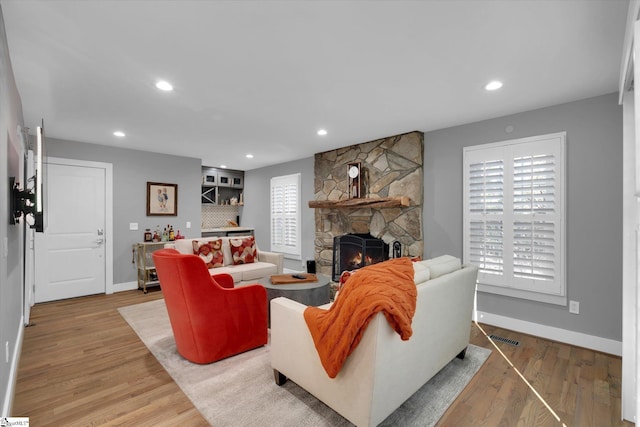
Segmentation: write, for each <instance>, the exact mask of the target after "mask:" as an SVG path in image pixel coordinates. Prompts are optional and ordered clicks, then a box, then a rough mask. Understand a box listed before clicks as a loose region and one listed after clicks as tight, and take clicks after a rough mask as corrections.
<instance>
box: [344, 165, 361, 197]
mask: <svg viewBox="0 0 640 427" xmlns="http://www.w3.org/2000/svg"><path fill="white" fill-rule="evenodd" d="M347 175H348V176H349V198H350V199H359V198H360V197H362V164H361V163H360V162H351V163H347Z"/></svg>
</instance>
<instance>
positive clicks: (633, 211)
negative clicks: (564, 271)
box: [621, 91, 640, 421]
mask: <svg viewBox="0 0 640 427" xmlns="http://www.w3.org/2000/svg"><path fill="white" fill-rule="evenodd" d="M634 97H635V93H634V92H633V91H631V92H626V93H625V96H624V98H623V103H622V117H623V119H622V122H623V131H622V135H623V156H622V159H623V162H622V177H623V178H622V179H623V181H622V377H621V378H622V398H621V404H622V410H621V412H622V417H623V418H624V419H626V420H629V421H635V414H636V404H635V398H636V368H637V367H636V352H637V349H636V337H637V333H636V328H637V325H636V311H637V308H636V307H637V299H636V298H637V297H636V286H637V283H638V279H637V268H638V242H640V230H637V225H638V200H637V199H636V196H635V191H636V165H637V164H640V162H638V161H637V158H636V156H637V154H638V153H636V137H635V126H634V123H635V122H634V120H635V112H634V110H635V108H634V102H635V101H634Z"/></svg>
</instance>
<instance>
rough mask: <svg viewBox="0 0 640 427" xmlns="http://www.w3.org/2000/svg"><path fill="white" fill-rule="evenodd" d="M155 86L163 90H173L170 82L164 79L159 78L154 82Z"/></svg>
mask: <svg viewBox="0 0 640 427" xmlns="http://www.w3.org/2000/svg"><path fill="white" fill-rule="evenodd" d="M156 87H157V88H158V89H160V90H164V91H165V92H169V91H171V90H173V86H172V85H171V83H169V82H167V81H164V80H159V81H158V82H156Z"/></svg>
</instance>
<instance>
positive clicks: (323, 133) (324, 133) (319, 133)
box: [316, 129, 327, 136]
mask: <svg viewBox="0 0 640 427" xmlns="http://www.w3.org/2000/svg"><path fill="white" fill-rule="evenodd" d="M316 133H317V134H318V135H320V136H325V135H326V134H327V130H326V129H318V132H316Z"/></svg>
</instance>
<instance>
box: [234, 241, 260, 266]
mask: <svg viewBox="0 0 640 427" xmlns="http://www.w3.org/2000/svg"><path fill="white" fill-rule="evenodd" d="M229 246H231V257H232V258H233V265H238V264H251V263H252V262H254V261H255V259H256V252H257V250H256V241H255V239H254V237H253V236H251V237H243V238H237V239H229Z"/></svg>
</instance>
